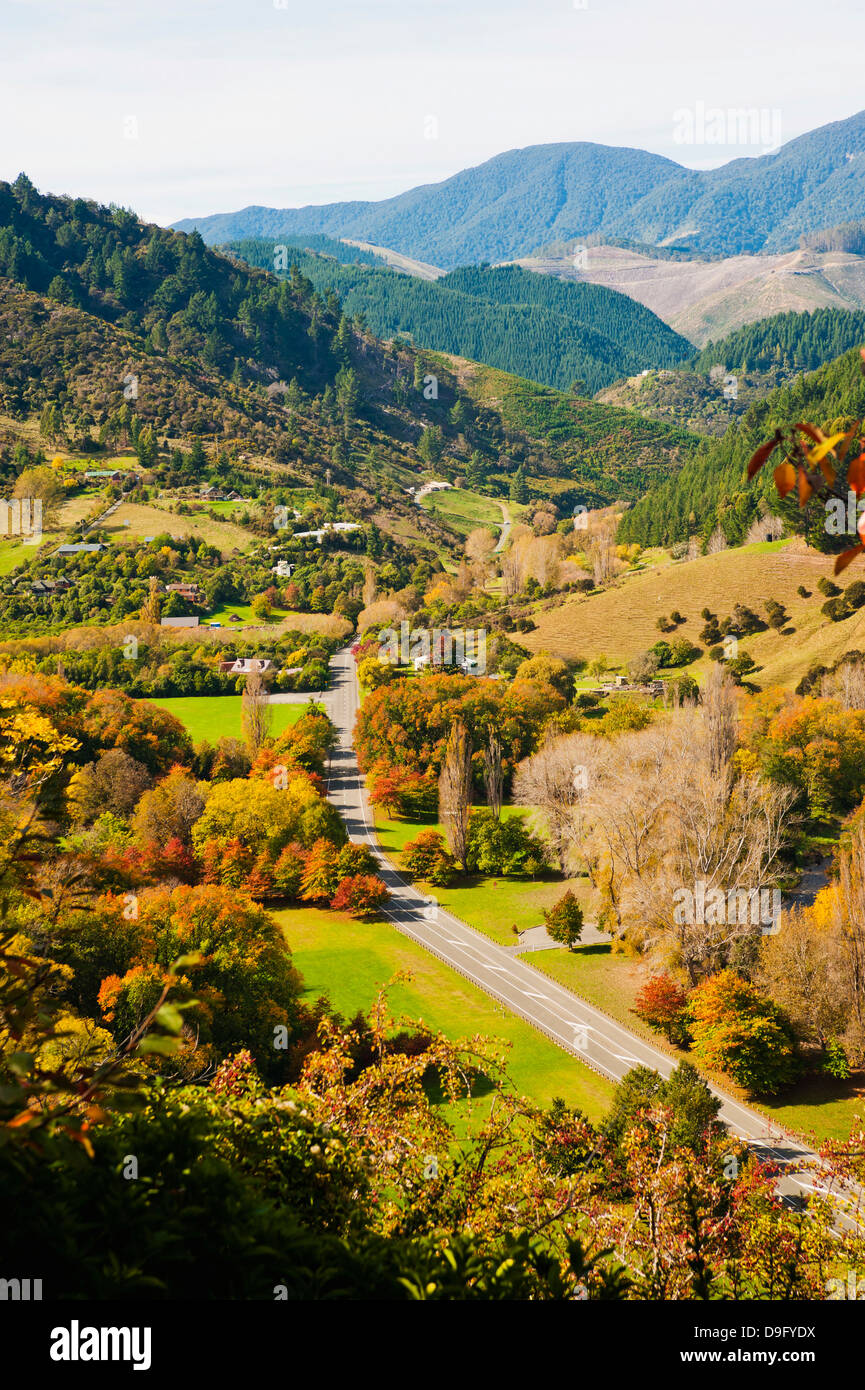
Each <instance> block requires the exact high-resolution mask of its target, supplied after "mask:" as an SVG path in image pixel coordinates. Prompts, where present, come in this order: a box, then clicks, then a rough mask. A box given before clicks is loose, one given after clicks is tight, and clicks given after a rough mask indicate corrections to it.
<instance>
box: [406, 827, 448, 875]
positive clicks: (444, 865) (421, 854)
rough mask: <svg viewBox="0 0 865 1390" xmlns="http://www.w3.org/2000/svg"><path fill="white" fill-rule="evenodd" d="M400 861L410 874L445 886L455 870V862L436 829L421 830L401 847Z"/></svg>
mask: <svg viewBox="0 0 865 1390" xmlns="http://www.w3.org/2000/svg"><path fill="white" fill-rule="evenodd" d="M402 862H403V865H404V867H405V868H406V869H407V871H408V872H409V873H410V874H414V875H415V877H417V878H422V879H424V880H425V881H426V882H427V883H432V884H434V885H435V887H437V888H446V887H447V885H448V884H449V883H451V882H452V881H453V879H454V877H455V875H456V872H457V863H456V860H455V859H454V857H453V855H452V854H451V853H450V850H449V849H448V847H447V845H446V844H445V841H444V837H443V836H442V835H440V834H439V832H438V831H437V830H422V831H421V833H420V834H419V835H417V836H415V838H414V839H413V840H409V841H408V842H407V843H406V845H405V846H404V848H403V854H402Z"/></svg>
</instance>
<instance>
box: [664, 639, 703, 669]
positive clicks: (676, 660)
mask: <svg viewBox="0 0 865 1390" xmlns="http://www.w3.org/2000/svg"><path fill="white" fill-rule="evenodd" d="M699 655H700V648H699V647H695V646H694V644H693V642H692V641H691V639H690V638H689V637H677V639H676V641H675V642H674V643H673V645H672V647H671V649H670V665H671V666H687V664H688V662H689V661H696V659H697V657H698V656H699Z"/></svg>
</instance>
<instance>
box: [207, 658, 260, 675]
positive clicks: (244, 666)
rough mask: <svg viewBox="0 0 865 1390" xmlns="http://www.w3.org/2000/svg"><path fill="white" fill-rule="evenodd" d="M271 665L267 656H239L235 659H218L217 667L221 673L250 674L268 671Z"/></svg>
mask: <svg viewBox="0 0 865 1390" xmlns="http://www.w3.org/2000/svg"><path fill="white" fill-rule="evenodd" d="M272 665H273V662H272V661H271V659H270V657H269V656H239V657H238V658H237V660H236V661H220V663H219V669H220V671H221V672H222V673H223V675H231V676H251V675H253V674H254V673H255V672H264V671H269V670H270V668H271V666H272Z"/></svg>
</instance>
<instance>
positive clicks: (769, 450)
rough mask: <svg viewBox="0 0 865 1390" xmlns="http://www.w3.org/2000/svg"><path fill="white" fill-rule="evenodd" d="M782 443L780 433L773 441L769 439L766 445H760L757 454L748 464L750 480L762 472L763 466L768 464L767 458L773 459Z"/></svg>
mask: <svg viewBox="0 0 865 1390" xmlns="http://www.w3.org/2000/svg"><path fill="white" fill-rule="evenodd" d="M780 443H781V435H780V433H778V434H776V435H775V436H774V437H773V438H772V439H767V440H766V443H765V444H761V445H760V447H759V449H758V450H757V452H756V454H754V455H753V457H752V458H751V461H750V463H749V464H748V477H749V478H753V477H754V474H755V473H759V472H760V469H761V468H762V467H763V464H764V463H765V462H766V460H767V458H771V456H772V454H774V452H775V450H776V449H777V447H778V445H779V444H780Z"/></svg>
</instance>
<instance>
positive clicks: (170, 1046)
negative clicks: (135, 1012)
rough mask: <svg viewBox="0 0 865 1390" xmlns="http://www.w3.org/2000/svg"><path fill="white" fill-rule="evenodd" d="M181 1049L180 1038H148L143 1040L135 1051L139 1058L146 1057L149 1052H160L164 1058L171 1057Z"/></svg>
mask: <svg viewBox="0 0 865 1390" xmlns="http://www.w3.org/2000/svg"><path fill="white" fill-rule="evenodd" d="M179 1048H180V1039H179V1038H160V1037H146V1038H142V1039H141V1042H140V1043H139V1044H138V1046H137V1048H136V1049H135V1051H136V1054H137V1055H138V1056H144V1055H145V1054H146V1053H148V1052H158V1053H161V1054H162V1056H163V1057H170V1056H171V1054H172V1053H173V1052H177V1051H178V1050H179Z"/></svg>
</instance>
